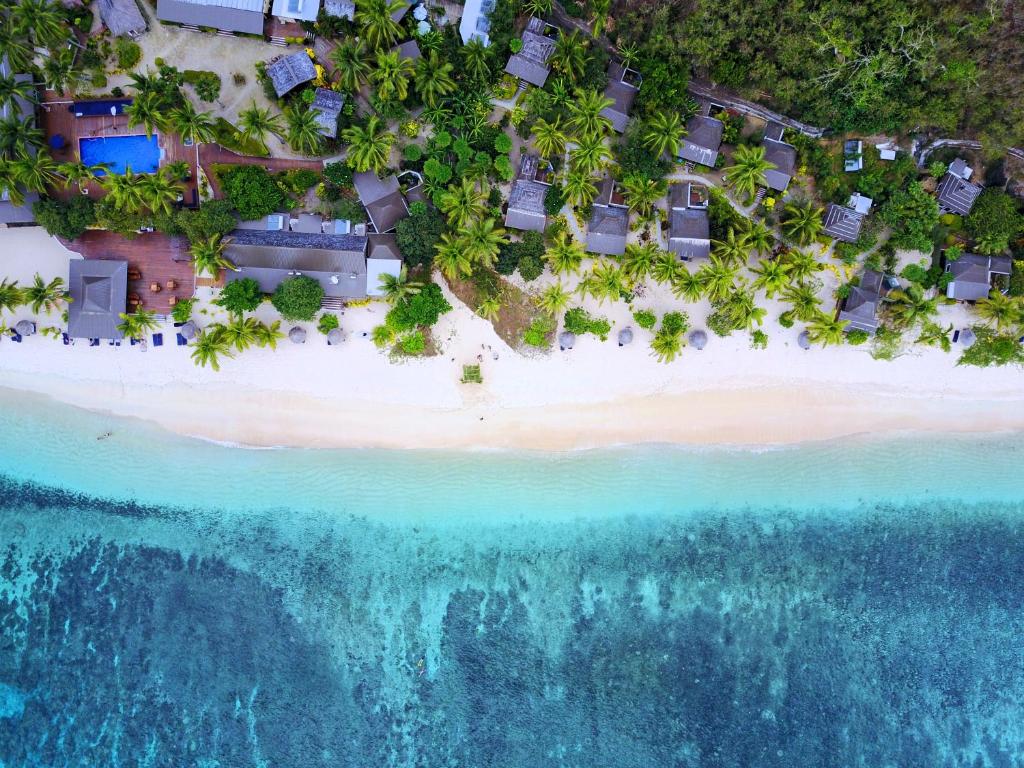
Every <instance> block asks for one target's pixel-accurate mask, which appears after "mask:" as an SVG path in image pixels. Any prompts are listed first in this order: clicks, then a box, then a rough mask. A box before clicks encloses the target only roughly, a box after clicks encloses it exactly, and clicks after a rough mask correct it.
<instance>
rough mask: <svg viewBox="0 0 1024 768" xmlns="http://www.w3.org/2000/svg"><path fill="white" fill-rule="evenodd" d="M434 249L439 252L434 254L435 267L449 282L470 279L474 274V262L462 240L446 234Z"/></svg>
mask: <svg viewBox="0 0 1024 768" xmlns="http://www.w3.org/2000/svg"><path fill="white" fill-rule="evenodd" d="M434 248H435V250H436V251H437V252H436V253H435V254H434V266H435V267H437V268H438V269H440V270H441V274H443V275H444V276H445V277H447V278H448V279H449V280H457V279H458V278H460V277H468V276H469V275H471V274H472V273H473V260H472V259H471V258H470V256H469V252H468V251H467V250H466V244H465V243H464V242H463V241H462V240H461V239H459V238H454V237H452V235H451V234H449V233H448V232H445V233H444V234H443V235H441V239H440V240H438V242H437V245H435V246H434Z"/></svg>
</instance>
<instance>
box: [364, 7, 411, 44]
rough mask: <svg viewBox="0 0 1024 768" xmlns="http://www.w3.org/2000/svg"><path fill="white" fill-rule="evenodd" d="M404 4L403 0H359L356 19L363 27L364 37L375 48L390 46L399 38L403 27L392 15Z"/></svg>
mask: <svg viewBox="0 0 1024 768" xmlns="http://www.w3.org/2000/svg"><path fill="white" fill-rule="evenodd" d="M404 5H405V3H403V2H402V0H358V2H357V3H356V18H355V21H356V24H358V25H359V26H360V27H361V28H362V38H363V39H364V40H366V42H367V43H368V44H369V46H370V47H371V48H372V49H373V50H375V51H376V50H380V49H381V48H389V47H391V46H392V45H394V44H395V41H397V40H398V37H399V35H401V34H402V29H401V27H399V26H398V22H396V21H395V20H394V19H393V18H392V15H393V14H397V13H398V12H399V11H400V10H401V9H402V7H403V6H404Z"/></svg>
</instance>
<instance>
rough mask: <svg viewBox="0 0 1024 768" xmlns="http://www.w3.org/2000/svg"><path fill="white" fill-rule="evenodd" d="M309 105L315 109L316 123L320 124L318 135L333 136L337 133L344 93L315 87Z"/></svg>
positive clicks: (343, 103)
mask: <svg viewBox="0 0 1024 768" xmlns="http://www.w3.org/2000/svg"><path fill="white" fill-rule="evenodd" d="M309 106H310V109H315V110H316V111H317V115H316V124H317V125H318V126H320V135H321V136H328V137H330V138H332V139H333V138H335V137H336V136H337V135H338V116H339V115H340V114H341V108H342V107H343V106H345V95H344V94H342V93H338V92H337V91H332V90H331V89H330V88H317V89H316V97H315V98H314V99H313V103H312V104H310V105H309Z"/></svg>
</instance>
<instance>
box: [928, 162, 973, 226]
mask: <svg viewBox="0 0 1024 768" xmlns="http://www.w3.org/2000/svg"><path fill="white" fill-rule="evenodd" d="M973 173H974V170H973V169H972V168H971V167H970V166H969V165H967V162H966V161H965V160H964V159H963V158H960V157H958V158H957V159H956V160H954V161H953V163H952V164H951V165H950V166H949V170H948V171H946V174H945V175H944V176H943V177H942V179H940V180H939V186H938V188H937V189H936V194H935V199H936V200H937V201H938V203H939V208H940V209H942V211H944V212H945V213H955V214H957V215H958V216H966V215H967V214H969V213H970V212H971V209H972V208H973V207H974V201H975V200H977V199H978V195H980V194H981V189H982V188H981V187H980V186H979V185H978V184H973V183H972V182H971V181H970V178H971V175H972V174H973Z"/></svg>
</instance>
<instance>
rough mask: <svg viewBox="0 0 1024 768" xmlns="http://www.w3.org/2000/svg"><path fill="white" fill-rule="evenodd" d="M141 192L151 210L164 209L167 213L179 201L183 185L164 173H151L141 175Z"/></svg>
mask: <svg viewBox="0 0 1024 768" xmlns="http://www.w3.org/2000/svg"><path fill="white" fill-rule="evenodd" d="M139 193H140V194H141V196H142V202H143V203H144V204H145V206H146V207H147V208H149V210H151V211H153V212H154V213H156V212H158V211H162V212H163V213H165V214H167V213H170V212H171V208H172V207H173V205H174V204H175V203H176V202H178V197H179V196H180V195H181V187H180V186H178V184H176V183H175V182H173V181H171V180H170V179H169V178H168V177H167V175H166V174H164V173H150V174H146V175H144V176H142V177H141V181H140V182H139Z"/></svg>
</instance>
